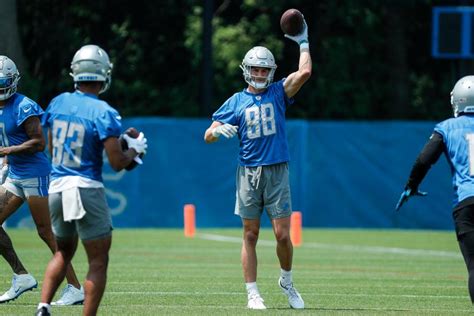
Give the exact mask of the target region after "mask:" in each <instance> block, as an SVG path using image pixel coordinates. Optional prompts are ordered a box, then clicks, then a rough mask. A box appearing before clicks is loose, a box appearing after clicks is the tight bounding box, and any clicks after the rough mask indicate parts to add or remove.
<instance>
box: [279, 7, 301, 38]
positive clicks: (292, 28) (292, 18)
mask: <svg viewBox="0 0 474 316" xmlns="http://www.w3.org/2000/svg"><path fill="white" fill-rule="evenodd" d="M303 23H304V22H303V14H301V12H300V11H299V10H297V9H288V10H286V11H285V12H284V13H283V15H282V16H281V18H280V27H281V30H282V31H283V33H285V34H288V35H291V36H294V35H298V34H300V33H301V32H302V31H303V27H304V24H303Z"/></svg>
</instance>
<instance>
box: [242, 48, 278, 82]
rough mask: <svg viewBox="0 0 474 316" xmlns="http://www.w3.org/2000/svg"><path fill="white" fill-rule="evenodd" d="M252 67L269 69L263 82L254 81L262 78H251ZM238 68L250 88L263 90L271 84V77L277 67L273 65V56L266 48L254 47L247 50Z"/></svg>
mask: <svg viewBox="0 0 474 316" xmlns="http://www.w3.org/2000/svg"><path fill="white" fill-rule="evenodd" d="M252 67H259V68H268V69H269V72H268V75H267V77H266V78H265V81H263V82H260V81H257V80H255V79H256V78H264V77H256V76H253V75H252ZM240 68H241V69H242V71H243V75H244V79H245V81H246V82H247V83H248V84H249V85H250V86H252V87H254V88H255V89H257V90H260V89H265V88H266V87H268V86H269V85H270V84H271V83H272V82H273V76H274V75H275V70H276V68H277V65H276V64H275V59H274V58H273V54H272V53H271V52H270V51H269V50H268V49H267V48H265V47H262V46H256V47H254V48H252V49H251V50H249V51H248V52H247V54H245V57H244V60H243V61H242V65H240Z"/></svg>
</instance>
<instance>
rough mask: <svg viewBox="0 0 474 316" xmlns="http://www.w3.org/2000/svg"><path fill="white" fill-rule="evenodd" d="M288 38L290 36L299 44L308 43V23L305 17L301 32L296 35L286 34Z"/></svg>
mask: <svg viewBox="0 0 474 316" xmlns="http://www.w3.org/2000/svg"><path fill="white" fill-rule="evenodd" d="M285 37H286V38H289V39H290V40H292V41H295V42H296V43H297V44H298V45H301V43H305V42H306V43H308V25H307V24H306V20H305V19H304V17H303V31H301V33H300V34H296V35H293V36H292V35H288V34H285Z"/></svg>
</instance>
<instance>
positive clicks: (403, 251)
mask: <svg viewBox="0 0 474 316" xmlns="http://www.w3.org/2000/svg"><path fill="white" fill-rule="evenodd" d="M196 236H197V237H199V238H201V239H206V240H213V241H222V242H232V243H242V238H239V237H230V236H222V235H216V234H196ZM258 244H259V245H261V246H272V247H274V246H275V242H274V241H270V240H259V241H258ZM302 247H304V248H317V249H337V250H338V251H346V252H365V253H385V254H386V253H388V254H399V255H410V256H420V255H425V256H433V257H444V258H456V259H459V258H461V255H460V254H459V253H458V252H454V251H441V250H429V249H408V248H396V247H380V246H359V245H336V244H323V243H310V242H306V243H303V245H302Z"/></svg>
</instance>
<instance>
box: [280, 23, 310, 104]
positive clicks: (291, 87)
mask: <svg viewBox="0 0 474 316" xmlns="http://www.w3.org/2000/svg"><path fill="white" fill-rule="evenodd" d="M285 36H286V37H287V38H289V39H291V40H292V41H294V42H296V43H297V44H298V45H299V46H300V59H299V65H298V70H297V71H295V72H293V73H291V74H290V75H288V77H287V78H286V80H285V82H284V84H283V87H284V89H285V93H286V95H287V96H288V97H289V98H291V97H293V96H294V95H295V94H296V93H298V91H299V90H300V89H301V87H302V86H303V84H304V83H305V82H306V81H307V80H308V79H309V77H311V72H312V69H313V63H312V60H311V54H310V52H309V44H308V26H307V25H306V21H305V22H304V29H303V32H301V34H299V35H296V36H289V35H285Z"/></svg>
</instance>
